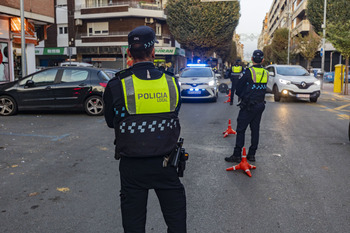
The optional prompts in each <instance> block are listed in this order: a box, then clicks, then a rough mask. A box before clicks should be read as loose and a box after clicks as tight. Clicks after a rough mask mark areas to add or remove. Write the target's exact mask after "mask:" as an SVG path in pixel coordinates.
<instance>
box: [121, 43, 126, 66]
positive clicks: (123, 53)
mask: <svg viewBox="0 0 350 233" xmlns="http://www.w3.org/2000/svg"><path fill="white" fill-rule="evenodd" d="M125 50H126V49H125V48H124V47H122V55H123V69H125V68H126V66H125Z"/></svg>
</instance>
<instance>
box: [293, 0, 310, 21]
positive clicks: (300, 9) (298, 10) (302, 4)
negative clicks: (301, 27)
mask: <svg viewBox="0 0 350 233" xmlns="http://www.w3.org/2000/svg"><path fill="white" fill-rule="evenodd" d="M306 8H307V1H305V0H304V1H302V2H300V3H299V5H298V6H296V7H295V9H294V12H293V18H295V17H297V16H298V15H300V13H301V12H303V11H305V10H306Z"/></svg>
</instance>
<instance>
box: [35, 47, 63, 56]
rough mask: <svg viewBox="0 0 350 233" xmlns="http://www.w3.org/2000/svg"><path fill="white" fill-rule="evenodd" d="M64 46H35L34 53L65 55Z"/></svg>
mask: <svg viewBox="0 0 350 233" xmlns="http://www.w3.org/2000/svg"><path fill="white" fill-rule="evenodd" d="M64 51H65V50H64V48H35V55H65V53H64Z"/></svg>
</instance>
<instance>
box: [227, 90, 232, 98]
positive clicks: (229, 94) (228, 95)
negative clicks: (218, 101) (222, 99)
mask: <svg viewBox="0 0 350 233" xmlns="http://www.w3.org/2000/svg"><path fill="white" fill-rule="evenodd" d="M230 96H231V89H230V91H229V93H228V94H227V95H226V97H230Z"/></svg>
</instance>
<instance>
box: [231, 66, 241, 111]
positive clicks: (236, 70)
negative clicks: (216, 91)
mask: <svg viewBox="0 0 350 233" xmlns="http://www.w3.org/2000/svg"><path fill="white" fill-rule="evenodd" d="M240 62H241V61H240V60H236V64H235V65H234V66H232V67H231V75H230V79H231V83H232V85H231V96H230V105H233V97H234V93H235V90H236V86H237V82H238V79H239V78H240V77H241V75H242V72H243V67H242V66H241V65H240Z"/></svg>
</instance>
